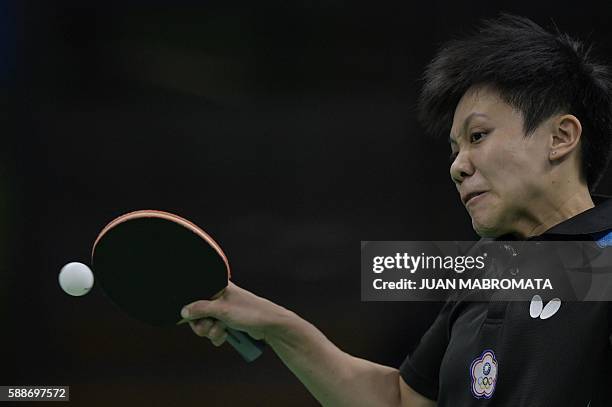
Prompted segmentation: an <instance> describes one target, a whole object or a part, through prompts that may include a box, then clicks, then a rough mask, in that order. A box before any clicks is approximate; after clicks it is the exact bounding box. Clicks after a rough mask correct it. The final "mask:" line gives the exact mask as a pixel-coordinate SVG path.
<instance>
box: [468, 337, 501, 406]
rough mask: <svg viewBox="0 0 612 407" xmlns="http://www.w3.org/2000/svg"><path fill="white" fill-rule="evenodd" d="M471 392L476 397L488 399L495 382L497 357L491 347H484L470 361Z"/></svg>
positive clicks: (493, 389)
mask: <svg viewBox="0 0 612 407" xmlns="http://www.w3.org/2000/svg"><path fill="white" fill-rule="evenodd" d="M470 374H471V376H472V394H473V395H474V397H476V398H477V399H483V398H484V399H490V398H491V397H492V396H493V392H494V391H495V384H496V383H497V359H495V353H494V352H493V351H492V350H491V349H486V350H485V351H484V352H482V354H481V355H480V356H479V357H477V358H476V359H474V360H473V361H472V364H471V366H470Z"/></svg>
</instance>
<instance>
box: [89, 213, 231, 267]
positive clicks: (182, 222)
mask: <svg viewBox="0 0 612 407" xmlns="http://www.w3.org/2000/svg"><path fill="white" fill-rule="evenodd" d="M142 218H157V219H164V220H168V221H171V222H174V223H176V224H178V225H181V226H183V227H184V228H185V229H188V230H190V231H191V232H193V233H195V234H196V235H198V236H200V237H201V238H202V239H204V241H205V242H206V243H208V244H209V245H210V246H211V247H212V248H213V249H215V251H216V252H217V254H218V255H219V256H221V258H222V259H223V262H224V263H225V268H226V269H227V278H228V279H229V278H231V276H232V275H231V271H230V265H229V261H228V260H227V257H226V256H225V253H223V250H222V249H221V246H219V244H218V243H217V242H215V240H214V239H213V238H212V237H211V236H210V235H209V234H208V233H206V232H204V231H203V230H202V229H200V228H199V227H198V226H197V225H196V224H195V223H193V222H191V221H189V220H187V219H185V218H182V217H180V216H178V215H175V214H174V213H170V212H164V211H159V210H156V209H142V210H138V211H133V212H128V213H126V214H123V215H121V216H119V217H117V218H115V219H113V220H112V221H110V222H109V223H108V224H107V225H106V226H104V228H103V229H102V231H101V232H100V234H99V235H98V237H97V238H96V241H95V242H94V244H93V248H92V249H91V260H92V264H93V257H94V253H95V251H96V245H97V244H98V242H99V241H100V239H102V238H103V237H104V235H105V234H106V233H107V232H108V231H109V230H111V229H112V228H114V227H115V226H117V225H119V224H121V223H123V222H127V221H129V220H133V219H142Z"/></svg>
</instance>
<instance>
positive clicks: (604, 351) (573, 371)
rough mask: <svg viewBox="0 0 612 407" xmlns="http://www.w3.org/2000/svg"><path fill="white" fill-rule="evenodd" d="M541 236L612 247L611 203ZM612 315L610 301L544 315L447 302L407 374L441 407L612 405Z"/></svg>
mask: <svg viewBox="0 0 612 407" xmlns="http://www.w3.org/2000/svg"><path fill="white" fill-rule="evenodd" d="M535 239H537V240H558V239H563V240H598V241H601V242H603V243H604V244H608V245H610V244H612V200H607V201H604V202H602V203H601V204H598V205H597V206H595V207H594V208H592V209H589V210H587V211H585V212H583V213H581V214H579V215H577V216H575V217H573V218H571V219H568V220H566V221H564V222H562V223H560V224H559V225H556V226H555V227H553V228H551V229H550V230H549V231H547V232H546V233H544V234H542V235H540V236H538V237H537V238H535ZM499 240H505V239H504V238H503V237H502V238H500V239H499ZM544 314H545V315H544ZM611 315H612V311H611V308H610V303H607V302H561V301H558V302H555V303H553V302H552V301H551V302H549V303H544V304H543V306H542V307H541V313H539V314H538V315H533V308H532V307H531V304H530V303H529V302H524V301H521V302H467V301H454V302H448V303H447V304H446V305H445V306H444V307H443V308H442V310H441V311H440V314H439V315H438V317H437V318H436V320H435V321H434V323H433V325H432V326H431V327H430V328H429V330H428V331H427V332H426V333H425V335H424V336H423V338H422V339H421V342H420V344H419V346H418V347H417V349H416V350H415V351H414V352H413V353H412V354H411V355H410V356H409V357H407V358H406V360H405V361H404V362H403V363H402V365H401V367H400V374H401V376H402V378H403V379H404V381H405V382H406V383H407V384H408V385H410V387H412V388H413V389H414V390H415V391H417V392H418V393H420V394H422V395H424V396H426V397H428V398H430V399H433V400H437V402H438V406H453V407H455V406H460V407H461V406H580V407H586V406H589V405H590V407H597V406H612V350H611V342H610V334H611V326H612V323H611V320H612V318H611Z"/></svg>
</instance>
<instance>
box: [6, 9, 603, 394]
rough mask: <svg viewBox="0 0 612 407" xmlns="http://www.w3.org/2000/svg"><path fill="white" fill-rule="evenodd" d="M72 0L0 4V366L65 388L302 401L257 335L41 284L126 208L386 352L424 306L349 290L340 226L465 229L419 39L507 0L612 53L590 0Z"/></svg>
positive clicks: (348, 238)
mask: <svg viewBox="0 0 612 407" xmlns="http://www.w3.org/2000/svg"><path fill="white" fill-rule="evenodd" d="M81 3H82V2H77V1H73V2H69V1H53V2H47V1H25V2H12V3H11V2H4V3H2V5H1V6H0V13H1V14H2V15H1V16H0V34H1V35H0V36H1V37H2V38H1V40H0V51H1V52H2V55H1V57H2V61H1V63H0V82H1V83H2V87H3V88H2V89H3V91H2V94H1V95H0V99H1V103H2V106H3V109H2V114H3V120H2V122H3V124H4V126H3V129H4V130H3V131H2V140H3V143H2V145H3V148H2V157H1V159H2V161H1V165H0V171H1V178H0V182H1V184H0V188H1V190H0V196H1V197H2V199H0V208H1V210H2V212H1V214H2V218H1V219H0V221H1V222H2V223H1V225H2V229H1V230H2V236H1V239H2V246H1V250H2V252H0V253H1V254H2V274H1V275H0V276H1V277H2V280H1V281H0V295H1V296H2V300H3V301H2V304H3V307H2V311H1V312H2V314H1V316H2V325H1V326H0V338H1V339H0V340H1V341H2V342H3V344H2V347H1V349H2V354H0V357H1V359H0V371H1V374H2V376H0V377H1V380H0V385H70V386H71V398H72V401H71V404H72V405H79V406H80V405H83V406H107V405H148V406H154V405H157V406H167V405H185V406H196V405H204V406H235V405H242V404H244V405H247V404H248V405H252V406H286V405H292V406H310V405H316V401H315V400H314V399H313V398H312V397H311V396H310V395H309V394H308V392H307V391H306V390H305V389H304V388H303V387H302V386H301V384H300V383H299V382H298V380H297V379H296V378H294V377H293V376H292V374H291V373H290V372H289V371H288V370H287V369H286V368H285V367H284V366H283V365H282V363H281V362H280V361H279V359H278V358H277V357H276V356H275V355H274V354H273V352H272V351H271V350H269V349H268V351H267V353H266V354H265V355H264V356H263V357H262V358H261V359H260V360H258V361H256V362H254V363H252V364H246V363H244V362H243V361H242V360H241V359H240V357H239V356H238V354H237V353H236V352H234V351H233V350H232V349H231V348H230V347H229V346H227V345H225V346H223V347H222V348H220V349H217V348H214V347H213V346H212V345H210V343H209V342H208V341H207V340H205V339H202V338H199V337H197V336H195V335H194V334H192V333H191V331H190V330H189V329H188V328H186V327H181V328H177V329H169V330H163V329H155V328H150V327H147V326H144V325H142V324H140V323H139V322H136V321H132V320H130V319H129V318H127V317H125V316H124V315H122V314H121V313H120V312H118V311H117V310H116V309H115V308H114V307H113V306H112V305H111V304H110V303H109V302H108V301H107V300H106V299H105V298H104V296H103V295H102V293H101V292H100V291H99V289H98V288H97V287H94V289H93V290H92V292H91V293H90V294H88V295H87V296H84V297H80V298H73V297H70V296H68V295H66V294H64V293H63V292H62V291H61V289H60V288H59V286H58V283H57V275H58V273H59V270H60V268H61V267H62V266H63V265H64V264H66V263H68V262H70V261H81V262H85V263H87V262H88V256H89V251H90V250H91V245H92V243H93V241H94V239H95V237H96V235H97V233H98V232H99V230H100V229H101V228H102V227H103V226H104V225H105V224H106V223H107V222H108V221H109V220H111V219H112V218H114V217H116V216H118V215H119V214H122V213H124V212H127V211H130V210H135V209H143V208H155V209H162V210H167V211H171V212H176V213H178V214H180V215H182V216H184V217H187V218H189V219H191V220H193V221H194V222H195V223H197V224H198V225H200V226H202V227H203V228H205V229H206V230H207V231H208V232H209V233H211V234H212V235H213V236H214V237H215V238H216V240H217V241H219V242H220V243H221V245H222V246H223V247H224V249H225V251H226V253H227V254H228V256H229V257H230V262H231V264H232V268H233V270H234V274H235V279H234V281H235V282H236V283H237V284H239V285H241V286H243V287H244V288H247V289H249V290H252V291H254V292H256V293H257V294H259V295H262V296H264V297H267V298H269V299H271V300H273V301H276V302H278V303H280V304H283V305H284V306H286V307H288V308H290V309H292V310H294V311H296V312H297V313H299V314H300V315H302V316H303V317H304V318H306V319H308V320H310V321H312V322H313V323H314V324H315V325H317V326H318V327H319V328H320V329H321V330H322V331H323V332H324V333H325V334H326V335H327V336H328V337H329V338H330V339H331V340H332V341H333V342H335V343H336V344H337V345H338V346H339V347H340V348H342V349H344V350H346V351H347V352H349V353H351V354H354V355H357V356H360V357H363V358H366V359H370V360H373V361H376V362H379V363H382V364H386V365H391V366H396V367H397V366H399V364H400V363H401V362H402V360H403V359H404V357H405V356H406V355H407V353H408V352H409V351H411V350H412V349H413V348H414V346H415V345H416V343H417V342H418V340H419V338H420V336H421V335H422V333H423V332H424V330H425V329H426V328H427V327H428V326H429V324H430V323H431V321H432V319H433V318H434V316H435V314H436V312H437V309H438V305H437V304H422V303H363V302H361V301H360V290H359V281H360V279H359V241H360V240H461V239H466V240H467V239H474V238H475V237H476V236H475V234H474V233H473V232H472V230H471V227H470V221H469V217H468V216H467V214H466V213H465V211H464V209H463V208H462V205H461V203H460V201H459V199H458V197H457V193H456V191H455V190H454V187H453V185H452V183H451V182H450V179H449V175H448V154H449V148H448V146H447V145H446V141H445V140H431V139H429V138H427V137H426V136H425V135H424V134H423V131H422V129H421V128H420V127H419V126H418V124H417V122H416V120H415V114H414V110H415V104H416V97H417V94H418V89H419V86H420V82H419V78H420V75H421V74H422V71H423V68H424V66H425V65H426V64H427V62H428V61H429V60H430V59H431V58H432V57H433V55H434V53H435V50H436V48H437V46H438V45H439V44H440V43H441V42H443V41H445V40H447V39H450V38H451V37H453V36H456V35H458V34H460V33H462V32H465V31H466V30H471V29H475V28H477V25H478V21H479V19H480V18H482V17H492V16H495V15H497V14H498V13H499V11H508V12H513V13H516V14H520V15H524V16H527V17H531V18H532V19H534V20H535V21H536V22H538V23H540V24H543V25H545V26H546V27H548V28H550V27H552V26H553V22H554V24H556V25H557V26H558V27H559V28H560V29H561V30H562V31H567V32H569V33H571V34H573V35H574V36H576V37H578V38H581V39H585V40H588V41H594V42H596V43H598V44H599V47H598V49H599V54H600V55H602V56H604V59H607V60H608V61H609V60H610V59H609V58H606V56H607V55H612V41H610V40H609V39H610V38H611V36H610V34H612V27H611V26H610V25H609V21H608V20H609V15H610V11H611V10H610V8H609V6H606V7H603V6H602V7H600V8H597V7H596V6H590V7H589V8H585V7H583V6H582V5H578V4H576V5H574V6H566V5H563V4H560V3H558V2H551V1H548V2H533V1H519V2H517V1H512V2H510V1H505V2H491V1H487V2H485V1H481V2H472V3H464V2H456V3H450V2H448V3H444V2H441V1H429V2H404V4H402V5H392V4H389V3H386V4H385V3H383V4H376V5H375V4H374V3H372V2H368V3H355V2H340V1H330V2H325V3H317V2H301V3H292V2H282V1H276V2H273V1H263V2H257V3H255V2H228V1H224V2H221V1H209V2H206V1H201V2H195V1H191V2H187V1H178V2H177V1H174V2H170V1H154V2H144V1H139V2H127V3H124V2H107V4H105V5H103V6H84V5H82V4H81ZM606 42H607V43H606ZM476 62H477V61H475V63H476ZM610 181H612V177H610V175H608V176H607V177H606V179H604V181H603V182H602V184H601V187H600V192H606V193H610V192H612V189H611V188H609V185H610V183H611V182H610Z"/></svg>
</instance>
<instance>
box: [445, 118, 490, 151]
mask: <svg viewBox="0 0 612 407" xmlns="http://www.w3.org/2000/svg"><path fill="white" fill-rule="evenodd" d="M474 117H484V118H487V119H488V118H489V116H487V115H486V114H484V113H480V112H472V113H470V114H469V115H468V116H467V117H466V118H465V120H464V121H463V125H462V126H461V128H462V131H461V133H460V134H459V137H461V134H463V133H465V130H466V129H467V126H468V124H469V123H470V121H471V120H472V119H473V118H474ZM459 137H453V135H452V134H451V135H450V136H448V142H449V143H450V144H457V140H456V139H458V138H459Z"/></svg>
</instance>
